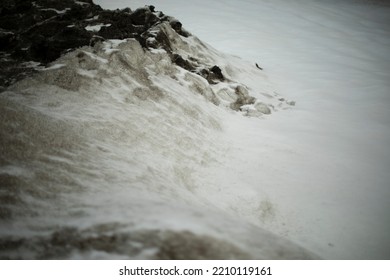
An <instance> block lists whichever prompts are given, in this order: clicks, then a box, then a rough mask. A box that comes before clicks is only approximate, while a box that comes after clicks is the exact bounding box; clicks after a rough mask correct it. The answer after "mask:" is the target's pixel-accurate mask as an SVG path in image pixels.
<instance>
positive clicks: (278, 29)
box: [96, 0, 390, 259]
mask: <svg viewBox="0 0 390 280" xmlns="http://www.w3.org/2000/svg"><path fill="white" fill-rule="evenodd" d="M96 2H97V3H98V4H101V5H102V6H103V7H110V8H114V7H124V6H126V5H129V4H130V5H132V6H134V7H136V6H140V5H143V4H145V2H144V1H119V0H116V1H105V0H97V1H96ZM153 4H154V5H155V6H156V8H157V9H158V10H162V11H164V12H166V13H167V14H172V15H174V16H175V17H176V18H178V19H180V20H181V21H182V23H183V26H184V27H186V28H187V29H188V30H190V31H191V32H192V33H194V34H196V35H197V36H198V37H199V38H200V39H202V40H204V41H205V42H207V43H209V44H210V45H212V46H213V47H215V48H217V49H218V50H221V51H224V52H227V53H231V54H235V55H238V56H240V57H242V58H244V59H246V60H247V61H250V62H251V63H252V64H254V63H255V62H257V63H259V65H260V66H262V67H263V68H264V73H266V75H267V76H268V78H269V79H270V81H272V83H273V85H274V86H275V91H276V92H278V93H280V94H281V95H282V96H284V97H287V98H289V99H292V100H295V101H296V102H297V106H296V107H295V108H294V109H293V110H287V111H283V112H278V113H275V114H272V115H270V116H267V117H266V118H264V119H260V120H259V119H248V118H239V117H236V116H231V118H226V119H224V120H223V129H224V139H223V140H224V141H226V142H227V143H228V147H229V150H228V151H227V152H226V154H225V157H222V158H220V159H219V160H220V162H218V163H216V164H215V165H214V168H210V169H208V170H207V171H209V172H210V174H209V176H207V177H206V178H207V183H206V184H205V186H204V189H203V195H204V197H208V198H209V199H210V201H212V202H213V203H215V205H217V206H218V207H220V208H221V209H224V211H228V212H229V213H231V214H232V215H235V216H239V217H241V218H242V219H243V220H246V221H250V222H252V223H254V224H256V225H261V226H262V227H264V228H266V229H269V230H271V231H273V232H275V233H277V234H280V235H283V236H286V237H287V238H289V239H290V240H293V241H295V242H298V243H299V244H301V245H303V246H304V247H306V248H308V249H310V250H312V251H313V252H315V253H317V254H318V255H319V256H321V257H323V258H328V259H381V258H384V259H389V258H390V235H389V232H390V172H389V171H390V148H389V147H390V129H389V127H390V109H389V104H390V7H389V2H388V1H358V0H357V1H353V0H345V1H332V0H326V1H310V0H307V1H305V0H288V1H287V0H285V1H282V0H273V1H267V0H246V1H216V0H211V1H209V0H208V1H186V2H185V3H183V2H181V1H173V0H171V1H170V0H164V1H159V0H155V1H153ZM243 76H245V73H243ZM259 213H260V216H259Z"/></svg>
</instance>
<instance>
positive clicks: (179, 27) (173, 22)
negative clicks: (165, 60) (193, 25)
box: [169, 18, 190, 37]
mask: <svg viewBox="0 0 390 280" xmlns="http://www.w3.org/2000/svg"><path fill="white" fill-rule="evenodd" d="M169 24H170V25H171V27H172V29H173V30H175V31H176V32H177V33H178V34H179V35H181V36H183V37H188V36H189V35H190V34H189V33H188V32H187V31H185V30H184V29H183V28H182V27H183V25H182V24H181V22H180V21H178V20H177V19H175V18H173V19H171V20H170V22H169Z"/></svg>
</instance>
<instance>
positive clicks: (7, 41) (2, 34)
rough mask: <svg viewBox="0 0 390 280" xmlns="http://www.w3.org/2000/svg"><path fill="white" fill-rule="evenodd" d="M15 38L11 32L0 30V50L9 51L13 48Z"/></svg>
mask: <svg viewBox="0 0 390 280" xmlns="http://www.w3.org/2000/svg"><path fill="white" fill-rule="evenodd" d="M15 44H16V38H15V34H14V33H13V32H7V31H3V30H0V50H1V51H5V50H10V49H12V48H13V47H15Z"/></svg>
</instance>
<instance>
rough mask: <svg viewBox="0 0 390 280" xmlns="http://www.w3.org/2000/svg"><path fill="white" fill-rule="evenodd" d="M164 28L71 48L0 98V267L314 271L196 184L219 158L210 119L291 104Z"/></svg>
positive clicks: (295, 251) (221, 149)
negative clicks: (49, 263)
mask: <svg viewBox="0 0 390 280" xmlns="http://www.w3.org/2000/svg"><path fill="white" fill-rule="evenodd" d="M171 23H172V21H170V22H162V23H159V24H157V25H154V26H151V27H150V28H149V29H148V31H147V34H148V35H147V36H146V37H145V40H144V41H143V42H144V43H145V45H144V46H142V45H141V44H140V40H137V39H134V38H130V39H123V40H105V41H100V42H98V43H96V44H94V46H85V47H81V48H78V49H76V50H74V51H72V52H69V53H67V54H65V55H63V56H61V57H60V58H59V59H57V60H56V61H55V62H53V63H51V64H49V65H47V66H46V67H40V68H39V73H36V74H34V75H33V76H31V77H28V78H25V79H23V80H21V81H19V82H17V83H16V84H14V85H12V86H10V87H8V88H7V89H6V90H5V91H4V92H2V93H1V94H0V107H1V109H0V110H1V112H2V113H1V115H0V119H1V121H0V134H1V137H0V149H1V154H0V164H1V166H0V187H1V190H0V191H1V192H0V201H1V204H0V205H1V206H0V224H1V230H0V257H1V258H12V259H14V258H27V259H30V258H32V259H35V258H44V259H49V258H53V259H58V258H75V259H79V258H93V259H96V258H105V259H113V258H114V259H117V258H132V259H252V258H256V259H264V258H265V259H307V258H309V259H310V258H317V257H316V256H315V255H314V254H312V253H310V252H308V251H306V250H305V249H302V248H301V247H299V246H297V245H294V244H293V243H291V242H289V241H287V240H285V239H283V238H280V237H278V236H276V235H274V234H271V233H270V232H268V231H266V230H264V229H262V228H260V227H258V226H256V225H254V224H252V223H250V222H248V221H246V220H243V219H241V218H240V217H239V216H236V215H233V214H232V213H229V212H226V211H224V209H223V208H221V207H219V204H220V203H219V202H218V201H217V200H215V197H216V196H218V191H217V190H215V189H209V187H208V185H207V182H208V180H210V177H208V178H202V174H207V172H206V171H207V170H208V167H209V166H210V165H212V164H215V163H218V162H219V160H220V158H221V156H222V155H223V154H224V153H225V152H226V151H227V150H228V149H229V147H228V143H226V141H223V140H221V135H222V133H223V130H224V125H223V122H222V121H221V120H222V119H223V118H225V117H229V116H232V115H234V117H241V118H244V117H245V116H252V117H255V118H262V117H263V115H264V114H265V115H267V114H270V113H273V112H276V111H278V110H283V109H288V108H289V107H290V106H291V105H292V104H293V103H292V102H289V101H286V100H285V99H284V98H282V97H280V96H278V94H277V93H275V92H274V90H273V86H272V84H271V83H270V82H269V81H267V77H266V76H265V75H264V74H263V73H262V72H261V71H260V70H259V69H258V68H256V67H255V65H254V63H253V64H249V63H247V62H244V61H242V60H241V59H239V58H237V57H234V56H228V55H225V54H222V53H219V52H217V51H216V50H215V49H213V48H212V47H210V46H208V45H207V44H205V43H203V42H201V41H200V40H199V39H198V38H196V37H195V36H193V35H191V34H189V33H188V32H186V33H185V34H180V32H178V30H180V31H181V26H180V28H179V29H177V28H175V24H173V25H172V24H171ZM102 24H103V23H102ZM91 30H93V29H91ZM95 31H98V30H97V29H96V30H95ZM183 32H184V31H183ZM236 111H238V112H239V115H238V114H237V113H236ZM223 187H224V186H221V188H222V189H223ZM237 188H239V186H237ZM237 191H238V192H245V190H240V189H238V190H237ZM219 192H221V190H219ZM222 193H223V190H222ZM245 195H248V196H252V197H254V198H255V197H256V195H258V194H256V193H253V192H252V193H248V194H245ZM222 197H223V196H221V199H222ZM242 203H244V204H245V203H246V201H243V202H242ZM256 205H257V208H256V207H255V208H254V209H253V211H254V212H253V214H254V215H258V216H259V218H261V217H263V215H267V213H268V212H269V211H272V205H270V204H267V203H266V202H264V201H260V200H259V201H258V203H257V204H256ZM267 211H268V212H267Z"/></svg>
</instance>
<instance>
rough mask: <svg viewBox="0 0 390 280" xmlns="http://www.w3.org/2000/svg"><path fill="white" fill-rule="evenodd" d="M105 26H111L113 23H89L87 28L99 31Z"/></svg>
mask: <svg viewBox="0 0 390 280" xmlns="http://www.w3.org/2000/svg"><path fill="white" fill-rule="evenodd" d="M103 26H106V27H109V26H111V23H107V24H103V23H99V24H96V25H88V26H86V27H85V30H87V31H93V32H99V31H100V29H101V28H102V27H103Z"/></svg>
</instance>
